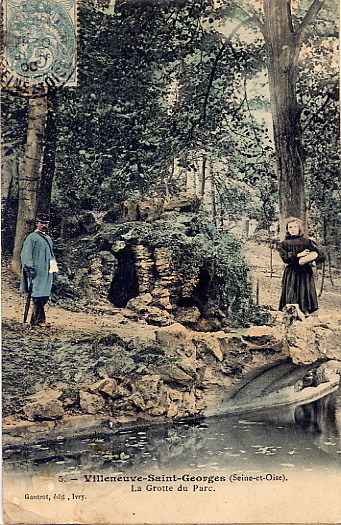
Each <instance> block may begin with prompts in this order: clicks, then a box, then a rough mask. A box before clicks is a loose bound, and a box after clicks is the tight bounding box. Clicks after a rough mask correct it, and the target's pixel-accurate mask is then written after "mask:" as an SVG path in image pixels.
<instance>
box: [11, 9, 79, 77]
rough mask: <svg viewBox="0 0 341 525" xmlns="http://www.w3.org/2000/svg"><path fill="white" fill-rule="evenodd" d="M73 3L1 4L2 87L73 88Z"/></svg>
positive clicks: (75, 31) (75, 23) (75, 39)
mask: <svg viewBox="0 0 341 525" xmlns="http://www.w3.org/2000/svg"><path fill="white" fill-rule="evenodd" d="M76 2H77V0H4V4H3V6H4V22H3V40H4V41H3V64H2V71H1V79H2V84H3V85H7V86H18V87H19V86H20V87H25V86H26V87H29V86H35V85H47V86H60V85H69V86H72V85H76V81H77V3H76Z"/></svg>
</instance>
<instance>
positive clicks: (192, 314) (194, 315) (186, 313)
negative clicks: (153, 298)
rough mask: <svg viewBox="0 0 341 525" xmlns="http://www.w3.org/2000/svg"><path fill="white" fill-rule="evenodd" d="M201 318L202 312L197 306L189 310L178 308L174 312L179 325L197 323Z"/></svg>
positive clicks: (190, 307)
mask: <svg viewBox="0 0 341 525" xmlns="http://www.w3.org/2000/svg"><path fill="white" fill-rule="evenodd" d="M200 316H201V313H200V310H199V308H197V307H196V306H189V307H188V308H181V307H179V306H178V307H177V308H176V310H175V311H174V319H175V321H176V322H177V323H183V324H188V323H190V324H192V323H196V322H197V321H198V320H199V318H200Z"/></svg>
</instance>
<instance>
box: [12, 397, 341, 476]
mask: <svg viewBox="0 0 341 525" xmlns="http://www.w3.org/2000/svg"><path fill="white" fill-rule="evenodd" d="M340 436H341V390H340V389H339V390H338V391H336V392H334V393H332V394H330V395H328V396H326V397H324V398H322V399H320V400H318V401H315V402H313V403H309V404H306V405H302V406H298V407H287V408H280V409H278V408H277V409H276V410H274V409H272V410H266V411H258V412H254V413H250V414H246V413H245V414H242V415H239V416H233V417H231V416H220V417H214V418H213V417H212V418H208V419H202V420H196V421H190V422H189V421H183V422H177V423H172V424H159V425H150V426H143V425H141V426H135V427H134V428H130V429H127V428H125V429H124V428H123V427H122V428H110V426H109V423H108V426H107V427H105V428H103V429H101V430H100V431H99V432H97V433H96V434H95V435H91V436H82V437H81V438H72V439H65V438H62V437H60V438H59V439H57V440H56V441H55V442H53V443H51V442H47V441H44V442H40V443H37V444H34V445H26V446H22V447H14V446H11V447H7V448H6V447H5V449H4V453H3V458H4V470H12V471H13V470H15V471H21V472H22V473H23V472H25V471H26V472H31V473H32V471H33V472H35V473H36V474H39V475H44V473H53V472H55V473H57V472H58V474H60V473H69V474H70V475H72V474H76V473H77V472H82V473H83V474H84V473H86V472H91V473H94V472H96V471H97V472H101V473H103V472H106V471H110V474H117V473H125V472H135V473H144V472H149V473H150V472H169V471H172V472H174V471H176V470H182V471H184V470H186V469H187V470H188V471H190V472H194V473H196V474H198V475H199V474H200V473H207V472H213V473H214V472H215V471H217V472H218V471H219V472H224V471H231V469H233V470H234V471H242V470H243V468H246V466H247V468H248V470H250V468H252V469H254V470H255V471H264V470H266V471H268V470H269V469H270V468H271V469H280V471H281V472H282V471H283V470H284V471H289V470H295V469H296V470H297V469H299V470H302V469H303V470H307V471H314V470H318V469H319V470H320V469H328V470H339V469H340V468H341V442H340Z"/></svg>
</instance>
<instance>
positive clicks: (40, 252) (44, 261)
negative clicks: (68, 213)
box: [20, 214, 58, 326]
mask: <svg viewBox="0 0 341 525" xmlns="http://www.w3.org/2000/svg"><path fill="white" fill-rule="evenodd" d="M49 221H50V219H49V216H48V215H45V214H39V215H38V216H37V218H36V221H35V225H36V229H35V230H34V232H32V233H30V234H29V235H28V236H27V237H26V240H25V242H24V244H23V247H22V251H21V263H22V275H21V284H20V290H21V291H22V292H25V293H29V292H30V286H31V290H32V291H31V297H32V301H33V309H32V316H31V321H30V324H31V326H36V325H44V324H45V321H46V318H45V311H44V306H45V304H46V303H47V301H48V300H49V297H50V295H51V288H52V283H53V276H54V274H55V273H56V272H58V267H57V263H56V259H55V256H54V253H53V242H52V239H51V237H50V236H49V235H48V234H47V232H48V227H49Z"/></svg>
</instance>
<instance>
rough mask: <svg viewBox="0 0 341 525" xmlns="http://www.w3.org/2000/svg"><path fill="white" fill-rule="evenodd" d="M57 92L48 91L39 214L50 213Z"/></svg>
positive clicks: (55, 141) (38, 196) (39, 188)
mask: <svg viewBox="0 0 341 525" xmlns="http://www.w3.org/2000/svg"><path fill="white" fill-rule="evenodd" d="M57 105H58V100H57V90H56V89H53V90H50V89H49V91H48V94H47V114H46V124H45V134H44V135H45V140H44V151H43V160H42V168H41V175H40V178H39V187H38V193H37V204H36V208H37V210H38V211H39V212H43V213H46V214H49V213H50V206H51V191H52V182H53V175H54V168H55V159H56V143H57Z"/></svg>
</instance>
